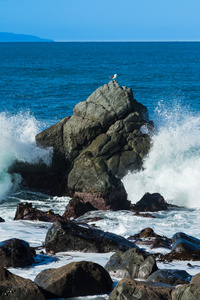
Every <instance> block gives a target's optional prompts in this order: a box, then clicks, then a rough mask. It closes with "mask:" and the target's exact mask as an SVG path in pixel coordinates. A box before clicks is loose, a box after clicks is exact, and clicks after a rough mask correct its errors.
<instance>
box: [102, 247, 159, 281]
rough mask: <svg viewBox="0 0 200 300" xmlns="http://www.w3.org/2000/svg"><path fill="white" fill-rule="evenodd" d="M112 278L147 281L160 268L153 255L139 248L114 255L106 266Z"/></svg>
mask: <svg viewBox="0 0 200 300" xmlns="http://www.w3.org/2000/svg"><path fill="white" fill-rule="evenodd" d="M105 268H106V270H107V271H108V272H109V273H110V275H111V276H114V277H118V278H126V277H127V278H132V279H134V278H141V279H147V278H148V277H149V276H150V275H151V274H152V273H153V272H155V271H156V270H157V269H158V268H157V265H156V261H155V259H154V257H153V256H152V255H149V254H146V253H145V252H144V251H142V250H141V249H138V248H133V249H129V250H127V251H126V252H124V253H123V252H119V251H118V252H116V253H115V254H113V255H112V256H111V258H110V260H109V261H108V263H107V264H106V266H105Z"/></svg>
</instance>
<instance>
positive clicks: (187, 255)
mask: <svg viewBox="0 0 200 300" xmlns="http://www.w3.org/2000/svg"><path fill="white" fill-rule="evenodd" d="M168 256H171V258H173V259H181V260H199V259H200V240H199V239H197V238H195V237H192V236H189V235H187V234H185V233H183V232H178V233H176V234H175V235H174V236H173V237H172V249H171V252H170V253H169V254H168Z"/></svg>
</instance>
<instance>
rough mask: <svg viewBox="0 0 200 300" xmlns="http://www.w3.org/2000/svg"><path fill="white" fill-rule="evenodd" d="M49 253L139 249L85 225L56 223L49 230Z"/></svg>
mask: <svg viewBox="0 0 200 300" xmlns="http://www.w3.org/2000/svg"><path fill="white" fill-rule="evenodd" d="M45 247H46V249H47V251H53V252H62V251H84V252H97V253H101V252H102V253H105V252H113V251H117V250H122V251H126V250H128V249H129V248H134V247H137V246H136V245H135V244H134V243H132V242H129V241H128V240H126V239H125V238H123V237H121V236H119V235H116V234H114V233H109V232H104V231H102V230H100V229H96V228H94V227H92V226H89V225H87V224H84V223H76V222H60V221H56V222H54V224H53V225H52V227H51V228H50V229H49V230H48V232H47V235H46V239H45Z"/></svg>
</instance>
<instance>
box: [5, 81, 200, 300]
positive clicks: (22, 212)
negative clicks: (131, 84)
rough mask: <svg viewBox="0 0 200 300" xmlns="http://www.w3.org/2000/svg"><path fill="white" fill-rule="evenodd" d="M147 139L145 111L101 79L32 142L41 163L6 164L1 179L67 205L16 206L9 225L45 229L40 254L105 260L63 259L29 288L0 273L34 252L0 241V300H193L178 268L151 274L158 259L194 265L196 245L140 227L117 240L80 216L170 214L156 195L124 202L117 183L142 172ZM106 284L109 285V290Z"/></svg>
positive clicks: (32, 259)
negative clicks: (104, 299)
mask: <svg viewBox="0 0 200 300" xmlns="http://www.w3.org/2000/svg"><path fill="white" fill-rule="evenodd" d="M152 132H153V122H152V121H150V120H149V117H148V111H147V108H146V107H145V106H143V105H142V104H140V103H138V102H137V101H136V100H135V99H134V97H133V93H132V90H131V89H130V88H129V89H127V88H126V87H121V86H120V85H119V84H118V83H117V82H116V81H110V82H109V84H108V85H107V84H106V85H104V86H102V87H100V88H98V89H97V90H96V91H95V92H94V93H93V94H92V95H91V96H90V97H89V98H88V99H87V100H86V101H83V102H80V103H78V104H77V105H76V106H75V107H74V111H73V115H72V116H67V117H66V118H64V119H63V120H61V121H60V122H59V123H57V124H55V125H53V126H52V127H50V128H47V129H46V130H44V131H43V132H41V133H39V134H38V135H37V136H36V142H37V145H38V147H45V148H51V149H53V157H52V164H51V166H46V165H44V164H38V165H34V166H32V165H30V164H24V163H20V162H16V163H15V165H13V166H12V168H11V169H10V172H11V173H12V172H13V173H20V174H21V176H22V178H23V179H24V183H25V184H26V185H27V186H28V188H34V189H37V190H39V191H44V192H46V193H49V194H51V195H70V196H71V200H70V201H69V204H68V205H67V206H66V208H65V212H64V213H63V215H58V214H55V213H54V212H53V210H48V211H42V210H39V209H38V208H37V207H34V206H33V205H32V203H20V204H19V206H18V207H17V210H16V214H15V217H14V220H16V221H17V220H24V221H30V220H31V221H34V220H37V221H42V222H50V223H52V224H51V227H50V228H49V230H48V232H47V234H46V238H45V241H44V245H43V246H42V247H41V248H42V249H40V250H42V252H41V253H45V254H46V255H47V256H49V257H56V254H57V253H59V252H67V251H82V252H84V253H88V252H89V253H92V252H94V253H110V252H112V253H113V255H112V256H111V257H110V260H109V261H108V262H107V264H106V265H105V267H102V266H101V265H99V264H96V263H94V262H91V261H90V262H88V261H79V262H72V263H69V264H67V265H65V266H62V267H60V268H57V269H48V268H47V269H45V270H43V271H42V272H40V273H39V274H38V275H37V276H36V278H35V280H34V282H33V281H31V280H28V279H24V278H22V277H20V276H17V275H14V274H12V272H10V271H9V270H7V268H9V267H13V268H17V267H28V266H30V265H32V264H36V265H37V261H36V251H38V249H35V248H31V247H30V246H29V244H28V243H27V242H26V241H24V240H20V239H15V238H13V239H8V240H5V241H1V242H0V299H19V300H21V299H22V300H23V299H56V298H67V299H68V298H70V297H78V296H87V295H101V294H109V300H114V299H119V300H120V299H127V300H129V299H130V300H131V299H138V300H139V299H140V300H143V299H145V300H146V299H150V300H151V299H153V300H155V299H163V300H165V299H166V300H176V299H177V300H185V299H187V300H194V299H200V273H199V274H197V275H195V276H193V277H192V276H191V275H189V274H188V273H187V272H186V271H181V270H178V269H174V270H169V269H159V268H158V262H160V261H162V262H170V261H175V260H188V261H195V260H196V261H199V260H200V240H198V239H197V238H195V237H193V236H190V235H186V234H185V233H183V232H177V233H176V234H175V235H174V236H173V237H171V238H167V237H165V236H160V235H158V234H157V233H155V232H154V230H153V229H152V228H150V227H147V228H143V230H142V231H138V233H137V234H135V235H132V236H130V237H127V238H124V237H122V236H120V235H118V234H113V233H110V232H105V231H103V230H102V229H101V228H98V227H96V226H95V225H89V224H88V222H89V221H91V220H88V219H87V217H85V218H84V215H85V214H86V213H88V212H90V211H98V210H111V211H116V210H128V211H129V212H131V213H132V215H133V217H134V218H137V217H138V216H139V217H141V216H142V217H148V218H155V216H154V215H153V212H158V211H165V210H172V209H177V207H175V206H172V205H170V204H168V203H167V202H166V201H165V199H164V197H163V196H162V195H160V194H159V193H152V194H150V193H148V192H147V193H146V194H145V195H144V196H143V197H142V198H141V199H140V200H139V199H138V200H139V201H138V202H137V203H136V204H134V205H133V204H131V202H130V201H129V199H127V193H126V191H125V188H124V185H123V183H122V181H121V179H122V178H123V176H125V175H126V174H127V173H128V172H130V171H135V170H140V169H141V168H142V163H143V159H144V157H145V156H146V155H148V152H149V150H150V147H151V134H152ZM133 184H134V183H133ZM80 217H81V218H82V219H81V218H80ZM0 221H2V222H3V221H4V220H3V219H1V220H0ZM94 222H95V220H94ZM144 245H148V246H149V247H150V249H154V250H155V249H158V248H159V247H163V248H166V249H168V253H167V254H161V253H159V251H158V252H156V251H154V253H150V251H149V252H148V251H145V250H144V249H143V246H144ZM113 278H118V281H119V283H118V284H117V285H116V286H114V284H113V280H114V279H113Z"/></svg>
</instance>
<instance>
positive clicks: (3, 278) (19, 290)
mask: <svg viewBox="0 0 200 300" xmlns="http://www.w3.org/2000/svg"><path fill="white" fill-rule="evenodd" d="M0 299H2V300H4V299H7V300H27V299H28V300H36V299H37V300H45V299H47V298H46V297H45V296H44V295H43V294H42V292H41V290H40V288H39V287H38V286H37V285H36V284H35V283H34V282H32V281H31V280H29V279H24V278H22V277H20V276H17V275H14V274H12V273H11V272H9V271H8V270H6V269H5V268H2V267H0Z"/></svg>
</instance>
